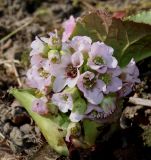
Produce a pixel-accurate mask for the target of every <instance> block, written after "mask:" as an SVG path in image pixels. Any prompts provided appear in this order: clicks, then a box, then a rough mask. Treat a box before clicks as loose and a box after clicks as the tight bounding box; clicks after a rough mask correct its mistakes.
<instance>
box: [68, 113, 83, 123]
mask: <svg viewBox="0 0 151 160" xmlns="http://www.w3.org/2000/svg"><path fill="white" fill-rule="evenodd" d="M83 118H84V114H79V113H78V112H71V114H70V116H69V119H70V120H71V122H79V121H81V120H82V119H83Z"/></svg>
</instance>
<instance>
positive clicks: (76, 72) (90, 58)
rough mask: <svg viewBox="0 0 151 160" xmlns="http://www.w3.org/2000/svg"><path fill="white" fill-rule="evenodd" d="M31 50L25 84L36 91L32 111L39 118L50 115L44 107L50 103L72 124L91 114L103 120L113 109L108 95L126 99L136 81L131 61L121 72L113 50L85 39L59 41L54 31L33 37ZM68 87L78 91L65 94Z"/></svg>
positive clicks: (137, 80)
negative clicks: (95, 113)
mask: <svg viewBox="0 0 151 160" xmlns="http://www.w3.org/2000/svg"><path fill="white" fill-rule="evenodd" d="M31 48H32V51H31V53H30V57H31V68H30V69H29V70H28V71H27V84H28V86H29V87H31V88H34V89H36V90H37V93H38V96H37V97H39V98H37V99H36V100H34V101H33V108H32V109H33V111H35V112H37V113H38V114H41V115H44V114H47V113H48V112H49V110H48V107H47V106H48V103H50V102H51V103H53V104H54V105H56V107H57V108H58V110H59V111H60V112H63V113H66V112H69V113H70V116H69V118H70V120H71V121H72V122H79V121H80V120H82V119H83V118H85V117H86V115H87V114H89V113H90V112H93V111H96V112H99V113H101V115H103V117H104V118H105V117H106V116H108V115H109V114H111V113H112V112H113V111H114V109H115V108H116V106H115V104H113V103H110V102H111V101H109V103H108V99H109V98H108V97H109V95H110V94H111V93H114V94H118V95H119V96H121V97H122V96H126V95H127V94H129V93H130V92H131V91H132V87H133V85H134V84H135V83H137V82H139V79H138V76H139V71H138V68H137V67H136V64H135V61H134V60H133V59H132V60H131V61H130V62H129V64H128V65H127V66H126V67H125V68H122V69H121V68H120V67H119V66H118V61H117V59H116V58H115V57H114V56H113V52H114V50H113V48H112V47H110V46H107V45H106V44H104V43H103V42H99V41H98V42H92V40H91V38H90V37H87V36H76V37H73V38H72V39H71V40H63V41H62V40H61V39H60V38H59V37H58V35H57V32H55V33H50V34H49V38H45V37H36V38H35V40H34V41H33V42H32V44H31ZM68 88H70V89H71V90H72V89H75V88H76V90H78V92H76V93H75V94H74V93H72V94H71V92H67V91H66V89H68ZM76 94H77V95H76ZM77 97H78V98H77ZM77 99H78V100H80V101H79V102H82V104H79V103H78V100H77ZM81 99H82V101H81ZM75 104H76V107H77V108H78V109H76V107H75ZM83 104H84V106H86V109H85V110H84V111H83V109H82V107H83ZM77 105H78V106H77ZM105 106H106V107H105ZM79 107H80V108H81V109H79ZM79 110H82V112H80V111H79Z"/></svg>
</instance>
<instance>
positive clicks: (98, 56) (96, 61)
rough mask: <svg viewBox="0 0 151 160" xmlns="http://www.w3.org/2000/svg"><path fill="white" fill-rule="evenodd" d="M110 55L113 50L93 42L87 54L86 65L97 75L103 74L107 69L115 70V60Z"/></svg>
mask: <svg viewBox="0 0 151 160" xmlns="http://www.w3.org/2000/svg"><path fill="white" fill-rule="evenodd" d="M112 54H113V48H111V47H109V46H107V45H105V44H104V43H103V42H102V43H100V42H95V43H93V44H92V46H91V51H90V52H89V59H88V65H89V66H90V68H91V69H93V70H96V71H97V72H99V73H105V72H106V71H107V69H108V68H116V66H117V60H116V58H115V57H113V56H112Z"/></svg>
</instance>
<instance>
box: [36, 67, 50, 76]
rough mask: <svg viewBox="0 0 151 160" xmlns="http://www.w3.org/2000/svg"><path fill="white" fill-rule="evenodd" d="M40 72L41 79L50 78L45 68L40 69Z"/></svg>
mask: <svg viewBox="0 0 151 160" xmlns="http://www.w3.org/2000/svg"><path fill="white" fill-rule="evenodd" d="M38 71H39V75H40V76H41V77H44V78H48V76H49V73H48V72H46V71H45V70H44V69H43V68H40V69H39V70H38Z"/></svg>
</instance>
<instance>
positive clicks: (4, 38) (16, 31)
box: [0, 19, 33, 44]
mask: <svg viewBox="0 0 151 160" xmlns="http://www.w3.org/2000/svg"><path fill="white" fill-rule="evenodd" d="M32 22H33V19H31V20H29V21H28V22H26V23H25V24H23V25H22V26H20V27H19V28H17V29H16V30H14V31H12V32H11V33H9V34H8V35H6V36H5V37H3V38H2V39H1V40H0V44H3V43H4V42H5V41H6V40H8V39H9V38H10V37H12V36H13V35H15V34H16V33H18V32H19V31H21V30H22V29H23V28H25V27H27V26H28V25H29V24H31V23H32Z"/></svg>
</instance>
